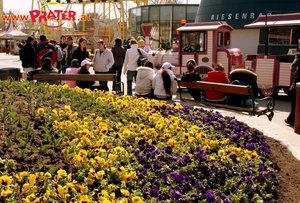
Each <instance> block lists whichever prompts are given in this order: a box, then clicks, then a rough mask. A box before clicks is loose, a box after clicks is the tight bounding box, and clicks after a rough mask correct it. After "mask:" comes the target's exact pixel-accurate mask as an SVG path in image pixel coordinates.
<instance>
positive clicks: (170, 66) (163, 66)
mask: <svg viewBox="0 0 300 203" xmlns="http://www.w3.org/2000/svg"><path fill="white" fill-rule="evenodd" d="M161 67H162V68H164V69H169V68H175V66H173V65H172V64H171V63H169V62H164V64H163V65H162V66H161Z"/></svg>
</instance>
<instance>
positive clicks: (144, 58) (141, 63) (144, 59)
mask: <svg viewBox="0 0 300 203" xmlns="http://www.w3.org/2000/svg"><path fill="white" fill-rule="evenodd" d="M137 50H138V52H139V55H140V56H139V58H138V61H137V66H138V67H139V66H144V64H145V62H146V61H147V60H148V59H147V58H146V57H144V56H143V55H142V53H141V50H140V49H137Z"/></svg>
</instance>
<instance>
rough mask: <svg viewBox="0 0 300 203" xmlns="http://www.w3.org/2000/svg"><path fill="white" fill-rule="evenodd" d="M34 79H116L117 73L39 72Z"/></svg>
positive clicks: (34, 75)
mask: <svg viewBox="0 0 300 203" xmlns="http://www.w3.org/2000/svg"><path fill="white" fill-rule="evenodd" d="M32 79H33V80H74V81H115V79H116V74H58V73H49V74H44V73H37V74H33V75H32Z"/></svg>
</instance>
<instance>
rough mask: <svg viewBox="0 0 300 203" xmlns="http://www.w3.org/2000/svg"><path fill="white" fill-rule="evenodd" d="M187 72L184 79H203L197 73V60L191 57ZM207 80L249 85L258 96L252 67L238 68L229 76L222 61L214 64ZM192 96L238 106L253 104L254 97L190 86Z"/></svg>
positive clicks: (255, 95)
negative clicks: (202, 89) (203, 89)
mask: <svg viewBox="0 0 300 203" xmlns="http://www.w3.org/2000/svg"><path fill="white" fill-rule="evenodd" d="M186 66H187V72H186V73H184V74H183V76H182V78H181V80H182V81H202V78H201V77H200V76H199V74H198V73H195V67H196V62H195V61H194V60H193V59H191V60H188V61H187V64H186ZM204 80H205V81H207V82H215V83H224V84H229V83H230V84H238V85H249V86H251V87H252V90H253V96H254V97H257V96H258V86H257V76H256V73H255V71H254V69H252V68H236V69H233V70H232V71H231V72H230V75H229V78H228V77H227V75H226V73H225V72H224V67H223V66H222V64H221V63H217V64H214V70H213V71H210V72H208V74H207V77H206V78H205V79H204ZM189 92H190V94H191V96H192V97H193V98H194V99H195V100H199V101H201V100H206V101H209V102H219V103H228V104H230V105H236V106H252V99H251V98H250V97H247V96H242V95H238V94H226V93H224V92H218V91H211V90H205V91H204V92H202V91H201V90H198V89H192V88H189Z"/></svg>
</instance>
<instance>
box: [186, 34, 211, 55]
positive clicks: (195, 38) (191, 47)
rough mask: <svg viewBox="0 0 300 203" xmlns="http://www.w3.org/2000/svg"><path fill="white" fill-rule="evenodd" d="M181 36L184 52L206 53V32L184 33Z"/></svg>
mask: <svg viewBox="0 0 300 203" xmlns="http://www.w3.org/2000/svg"><path fill="white" fill-rule="evenodd" d="M181 36H182V37H181V39H182V41H181V45H182V51H183V52H204V51H205V50H206V43H205V40H206V34H205V32H183V33H182V35H181Z"/></svg>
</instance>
